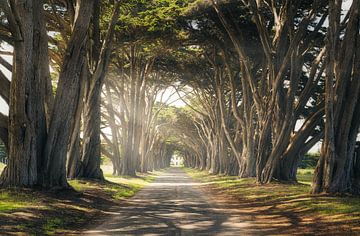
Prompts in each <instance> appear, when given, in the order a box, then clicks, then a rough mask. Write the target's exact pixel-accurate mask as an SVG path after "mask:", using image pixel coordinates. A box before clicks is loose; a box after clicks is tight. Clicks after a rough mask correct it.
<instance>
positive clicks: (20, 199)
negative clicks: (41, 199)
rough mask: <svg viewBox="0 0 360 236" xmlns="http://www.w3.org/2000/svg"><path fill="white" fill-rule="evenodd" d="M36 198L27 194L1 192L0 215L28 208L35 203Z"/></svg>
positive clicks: (10, 191)
mask: <svg viewBox="0 0 360 236" xmlns="http://www.w3.org/2000/svg"><path fill="white" fill-rule="evenodd" d="M37 202H38V201H37V199H36V196H34V195H32V194H29V193H22V192H17V191H14V190H1V192H0V214H1V213H9V212H13V211H15V210H21V209H24V208H29V207H32V206H34V205H36V203H37Z"/></svg>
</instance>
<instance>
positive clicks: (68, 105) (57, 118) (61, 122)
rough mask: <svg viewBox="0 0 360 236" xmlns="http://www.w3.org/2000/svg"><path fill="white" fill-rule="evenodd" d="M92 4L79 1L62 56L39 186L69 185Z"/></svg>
mask: <svg viewBox="0 0 360 236" xmlns="http://www.w3.org/2000/svg"><path fill="white" fill-rule="evenodd" d="M93 5H94V4H93V2H92V1H85V0H84V1H80V0H79V1H78V5H77V13H78V14H76V15H77V18H76V21H75V25H74V29H73V33H72V35H71V37H70V40H69V43H68V46H67V49H66V53H65V57H64V59H63V64H62V67H61V72H60V75H59V83H58V89H57V92H56V97H55V102H54V109H53V111H52V116H51V122H50V126H49V135H48V138H47V142H46V146H45V150H44V158H45V160H44V163H43V168H44V174H43V179H42V185H43V187H45V188H68V187H69V185H68V183H67V180H66V153H67V145H68V143H69V139H70V133H71V130H70V129H71V125H72V118H73V117H74V116H75V113H76V105H77V101H78V97H79V93H80V75H81V70H82V68H83V65H84V62H85V54H86V47H85V46H86V36H87V33H88V29H89V24H90V18H91V15H92V12H93V10H92V9H93Z"/></svg>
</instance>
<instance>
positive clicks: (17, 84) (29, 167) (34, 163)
mask: <svg viewBox="0 0 360 236" xmlns="http://www.w3.org/2000/svg"><path fill="white" fill-rule="evenodd" d="M3 4H6V5H7V3H3ZM12 4H14V5H13V7H12V8H11V10H10V8H9V7H7V8H6V9H5V13H6V15H7V18H8V21H9V25H10V27H11V33H12V36H13V37H14V39H15V40H14V57H13V73H12V82H11V88H10V112H9V113H10V114H9V163H8V165H7V167H6V168H5V170H4V171H3V173H2V176H1V181H0V182H1V184H2V185H6V186H18V187H32V186H34V185H37V184H38V183H39V176H40V172H41V170H42V168H41V162H42V148H43V146H44V142H45V140H46V118H45V110H44V92H45V91H44V89H43V87H42V86H43V84H44V83H45V76H46V75H47V74H48V73H49V72H48V70H49V66H48V58H47V57H46V56H47V54H45V53H44V52H45V51H46V50H47V38H43V35H44V34H46V29H45V25H44V19H43V12H42V11H41V10H40V11H39V10H38V9H42V1H31V0H29V1H16V2H12ZM15 11H16V12H15ZM44 31H45V33H44Z"/></svg>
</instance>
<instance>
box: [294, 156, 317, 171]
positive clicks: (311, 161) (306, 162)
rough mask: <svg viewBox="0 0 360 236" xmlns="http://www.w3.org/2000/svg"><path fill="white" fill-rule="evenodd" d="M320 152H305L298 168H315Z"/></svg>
mask: <svg viewBox="0 0 360 236" xmlns="http://www.w3.org/2000/svg"><path fill="white" fill-rule="evenodd" d="M319 157H320V153H307V154H305V156H304V157H303V159H302V160H301V162H300V165H299V168H301V169H306V168H315V167H316V164H317V162H318V160H319Z"/></svg>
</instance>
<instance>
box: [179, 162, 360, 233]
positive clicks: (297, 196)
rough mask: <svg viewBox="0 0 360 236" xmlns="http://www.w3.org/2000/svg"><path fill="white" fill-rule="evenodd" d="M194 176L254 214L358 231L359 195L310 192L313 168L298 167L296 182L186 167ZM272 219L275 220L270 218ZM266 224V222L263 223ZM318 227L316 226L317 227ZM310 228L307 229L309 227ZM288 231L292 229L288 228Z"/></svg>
mask: <svg viewBox="0 0 360 236" xmlns="http://www.w3.org/2000/svg"><path fill="white" fill-rule="evenodd" d="M185 171H186V172H187V173H188V174H189V175H190V176H192V177H193V178H194V179H196V180H198V181H200V182H202V183H203V184H202V185H203V186H206V187H205V188H206V189H207V190H209V191H211V192H213V193H218V194H219V195H222V196H225V197H226V198H229V199H233V200H236V201H237V202H239V204H243V205H242V206H240V207H243V208H244V209H246V207H248V206H251V207H250V208H251V209H249V212H251V213H252V214H255V215H256V214H257V212H261V213H262V214H265V215H266V214H269V215H277V216H278V217H274V219H275V218H276V219H282V220H284V219H286V220H288V221H290V222H292V223H291V224H290V225H292V226H294V225H301V224H304V225H309V226H310V225H311V224H314V222H316V224H317V225H315V226H314V231H309V233H314V232H318V231H317V230H321V229H322V228H321V227H323V229H327V230H331V227H334V230H335V231H334V232H337V231H336V230H338V232H342V233H343V232H345V231H346V232H350V233H354V232H356V233H360V198H359V197H354V196H342V197H339V196H327V195H318V196H313V195H310V194H309V192H310V187H311V186H310V184H311V180H312V176H313V169H300V170H299V171H298V180H299V183H297V184H284V183H271V184H267V185H259V184H256V182H255V179H254V178H246V179H242V178H238V177H236V176H221V175H210V174H208V173H207V172H205V171H198V170H194V169H189V168H185ZM273 223H274V222H273ZM264 224H266V223H264ZM317 227H318V229H316V228H317ZM308 230H309V229H308ZM289 233H292V232H290V231H289Z"/></svg>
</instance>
